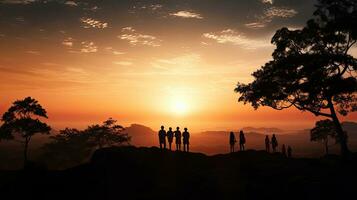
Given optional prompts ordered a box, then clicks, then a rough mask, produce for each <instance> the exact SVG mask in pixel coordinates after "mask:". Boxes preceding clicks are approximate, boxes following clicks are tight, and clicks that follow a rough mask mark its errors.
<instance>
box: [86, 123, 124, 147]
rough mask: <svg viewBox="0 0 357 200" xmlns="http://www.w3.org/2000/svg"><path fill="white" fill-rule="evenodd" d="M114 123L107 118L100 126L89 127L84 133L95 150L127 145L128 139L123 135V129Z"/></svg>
mask: <svg viewBox="0 0 357 200" xmlns="http://www.w3.org/2000/svg"><path fill="white" fill-rule="evenodd" d="M116 122H117V121H116V120H114V119H112V118H109V119H108V120H106V121H104V122H103V124H102V125H98V124H97V125H92V126H89V127H88V128H87V129H86V130H84V132H85V134H86V135H87V136H88V138H89V140H90V142H91V143H93V144H94V146H95V147H96V148H103V147H105V146H113V145H121V144H123V143H129V141H130V137H129V136H128V134H126V133H123V131H124V128H123V127H122V126H121V125H117V124H116Z"/></svg>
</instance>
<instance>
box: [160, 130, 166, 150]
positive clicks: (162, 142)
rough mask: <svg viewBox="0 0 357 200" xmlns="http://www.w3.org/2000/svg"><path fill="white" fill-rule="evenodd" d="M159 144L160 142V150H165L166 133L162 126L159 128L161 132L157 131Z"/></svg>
mask: <svg viewBox="0 0 357 200" xmlns="http://www.w3.org/2000/svg"><path fill="white" fill-rule="evenodd" d="M159 142H160V149H162V147H164V149H166V131H165V129H164V126H161V130H160V131H159Z"/></svg>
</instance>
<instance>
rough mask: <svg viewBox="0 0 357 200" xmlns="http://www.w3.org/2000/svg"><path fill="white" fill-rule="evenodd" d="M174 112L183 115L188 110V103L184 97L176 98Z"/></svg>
mask: <svg viewBox="0 0 357 200" xmlns="http://www.w3.org/2000/svg"><path fill="white" fill-rule="evenodd" d="M172 112H173V113H175V114H178V115H183V114H186V113H187V112H188V104H187V102H185V101H184V100H182V99H176V100H174V101H173V102H172Z"/></svg>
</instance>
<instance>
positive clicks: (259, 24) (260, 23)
mask: <svg viewBox="0 0 357 200" xmlns="http://www.w3.org/2000/svg"><path fill="white" fill-rule="evenodd" d="M297 14H298V12H297V11H296V10H294V9H292V8H286V7H275V6H272V7H269V8H267V9H265V10H264V13H263V15H260V16H258V17H257V21H255V22H250V23H246V24H245V26H246V27H248V28H253V29H259V28H264V27H266V26H267V24H268V23H270V22H272V21H273V19H274V18H291V17H294V16H295V15H297Z"/></svg>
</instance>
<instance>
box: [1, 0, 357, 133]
mask: <svg viewBox="0 0 357 200" xmlns="http://www.w3.org/2000/svg"><path fill="white" fill-rule="evenodd" d="M313 5H314V1H313V0H79V1H66V0H46V1H44V0H0V91H1V96H0V112H1V113H3V112H4V111H5V110H6V109H7V108H8V107H9V106H10V104H11V103H12V102H13V101H14V100H16V99H22V98H24V97H26V96H32V97H33V98H35V99H37V100H39V102H40V104H41V105H43V106H44V107H45V108H46V110H47V112H48V114H49V123H50V125H52V126H53V127H54V128H63V127H66V126H69V127H77V128H82V127H84V126H86V125H88V124H92V123H99V122H101V121H104V120H105V119H106V118H108V117H113V118H116V119H118V121H119V123H120V124H123V125H125V126H127V125H130V124H131V123H140V124H143V125H147V126H150V127H152V128H154V129H155V130H156V129H158V127H159V126H160V125H161V124H163V125H166V126H177V125H179V126H186V127H188V128H189V129H191V130H193V131H200V130H213V129H220V130H222V129H235V130H236V129H239V128H241V127H243V126H255V127H262V126H265V127H280V128H286V129H303V128H309V127H311V126H313V124H314V122H315V121H316V120H317V118H315V117H314V116H313V115H312V114H310V113H301V112H300V111H297V110H294V109H291V110H287V111H274V110H272V109H271V108H261V109H259V110H257V111H254V109H253V108H251V106H249V105H245V106H244V105H243V104H242V103H238V102H237V98H238V94H236V93H234V91H233V90H234V88H235V85H236V83H237V82H238V81H239V82H244V83H247V82H249V81H251V80H252V77H251V73H252V72H254V71H255V70H257V69H258V68H259V67H260V66H262V65H263V64H264V63H266V62H268V61H269V60H270V59H271V53H272V51H273V50H274V46H272V45H271V44H270V39H271V37H272V35H273V34H274V33H275V31H276V30H277V29H279V28H281V27H289V28H291V29H297V28H301V27H303V26H304V24H305V22H306V21H307V20H308V19H309V18H310V17H311V15H312V12H313V11H314V6H313ZM353 51H354V52H355V53H353V55H354V56H357V51H356V50H355V49H354V50H353ZM341 119H342V120H353V121H355V120H357V115H356V114H351V115H349V116H348V117H347V118H342V117H341Z"/></svg>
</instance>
